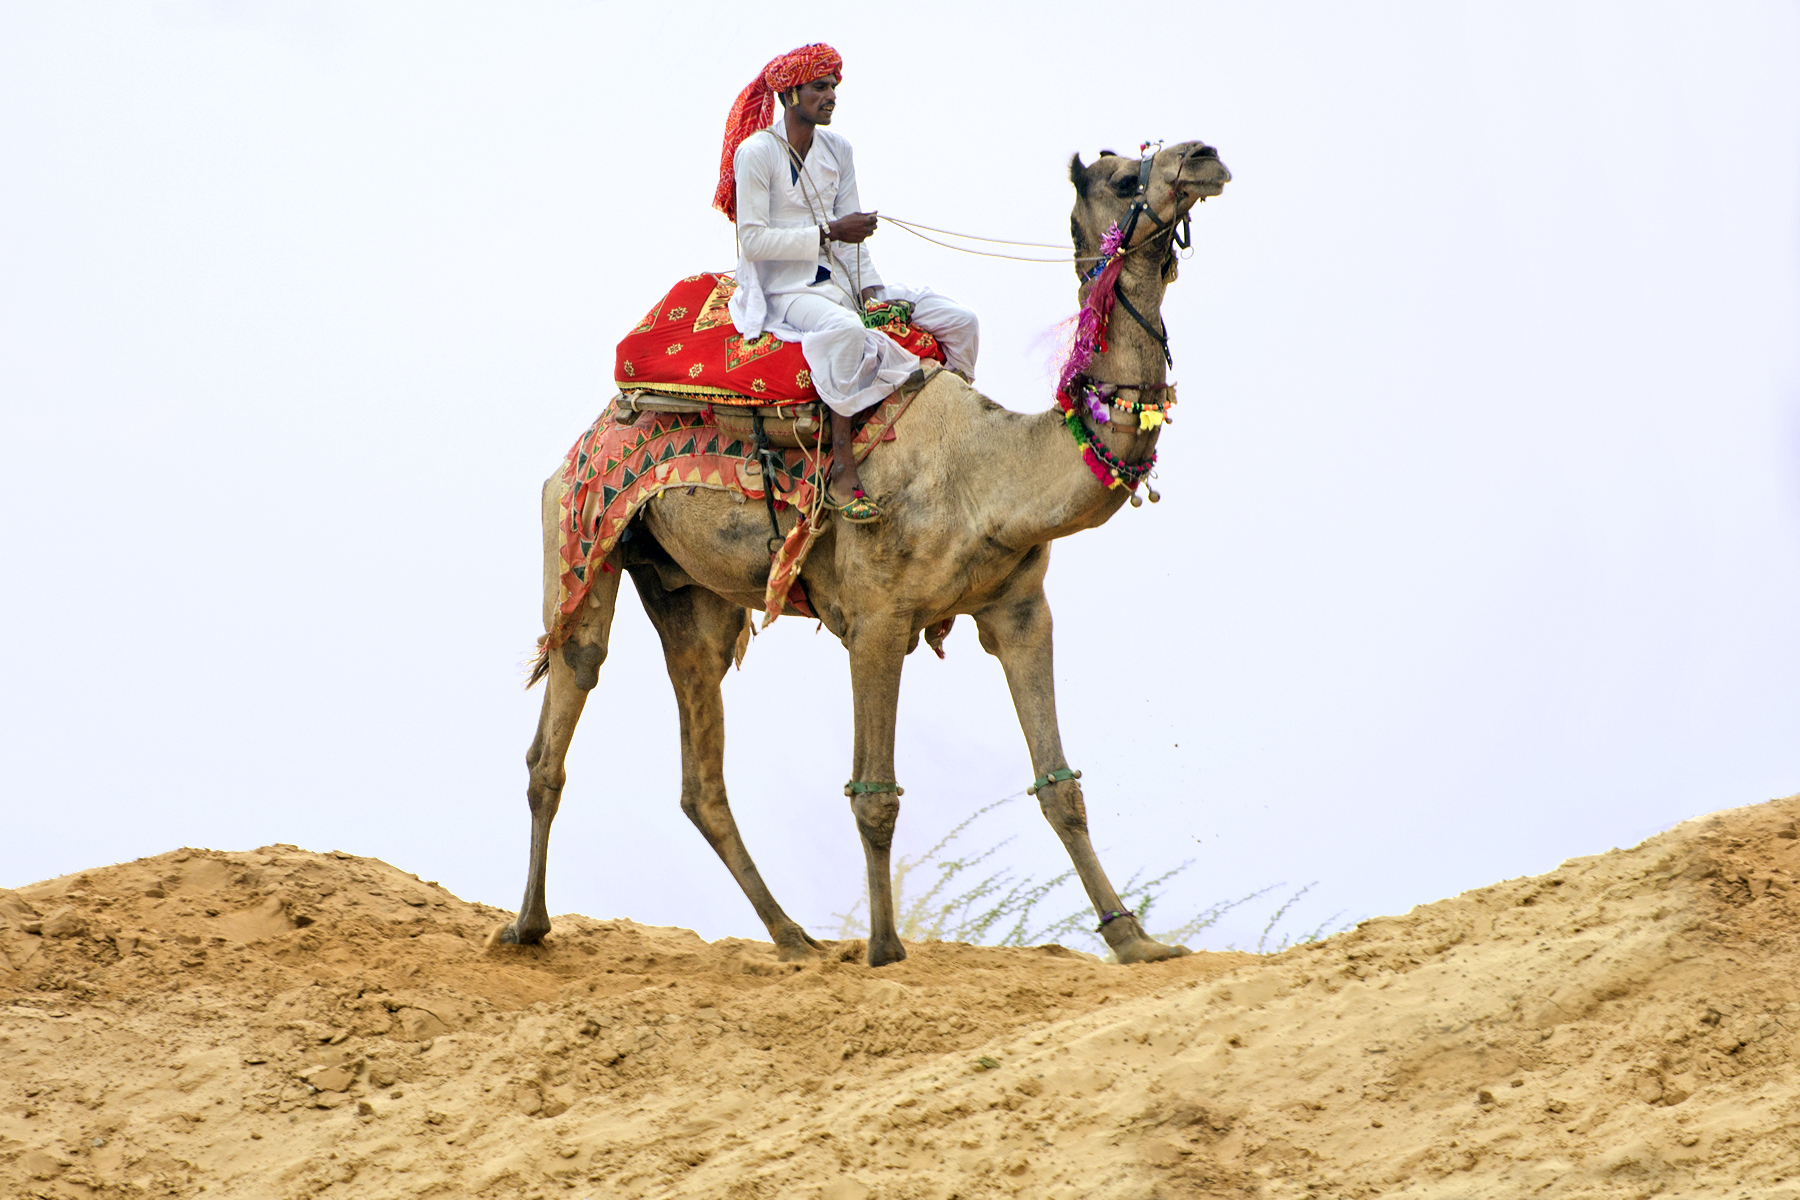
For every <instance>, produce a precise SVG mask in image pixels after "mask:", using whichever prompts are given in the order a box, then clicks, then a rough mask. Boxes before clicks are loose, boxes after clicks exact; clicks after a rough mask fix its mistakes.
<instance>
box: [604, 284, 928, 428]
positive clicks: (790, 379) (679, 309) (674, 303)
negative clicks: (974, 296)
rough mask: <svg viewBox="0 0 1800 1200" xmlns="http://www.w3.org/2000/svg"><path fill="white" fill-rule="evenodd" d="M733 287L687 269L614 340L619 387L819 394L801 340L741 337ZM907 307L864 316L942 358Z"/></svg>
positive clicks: (754, 397) (737, 394)
mask: <svg viewBox="0 0 1800 1200" xmlns="http://www.w3.org/2000/svg"><path fill="white" fill-rule="evenodd" d="M736 290H737V280H735V279H733V278H732V277H731V276H729V275H719V274H714V273H711V272H704V273H702V274H699V275H689V276H688V277H687V278H686V279H683V280H682V281H681V282H680V283H678V284H676V285H675V286H674V287H672V288H670V289H669V294H668V295H666V296H664V297H663V298H662V299H661V300H658V301H657V302H656V306H655V307H654V308H652V309H651V310H650V311H649V312H648V313H645V314H644V319H643V320H641V321H639V322H638V323H637V325H636V326H635V327H634V328H633V329H632V331H631V332H630V333H628V334H626V335H625V340H624V341H622V342H620V343H619V349H618V356H617V358H616V360H615V366H614V370H613V375H614V377H615V379H616V381H617V382H618V385H619V388H620V390H621V391H634V390H641V391H652V392H666V393H669V394H671V395H676V396H692V397H699V398H703V399H706V400H709V401H711V402H712V403H714V404H764V405H775V404H797V403H800V402H802V401H808V400H813V401H816V400H818V399H819V393H818V392H817V391H816V390H815V389H814V388H813V384H812V372H810V371H808V370H807V369H806V356H805V355H804V354H802V353H801V351H800V343H799V342H784V341H782V340H781V339H780V338H778V337H776V336H775V335H774V334H772V333H765V334H763V335H762V336H761V337H759V338H745V337H744V335H743V334H741V333H739V332H738V331H737V327H736V326H734V325H732V323H731V313H730V312H729V311H728V310H727V308H726V305H728V304H729V303H730V302H731V294H732V293H733V292H735V291H736ZM909 316H910V314H908V313H907V311H906V306H904V305H895V306H891V307H887V308H883V309H878V310H876V311H875V312H872V313H866V314H864V316H863V322H864V324H866V325H869V326H870V327H871V328H874V329H879V330H881V331H882V332H883V333H885V334H887V335H888V336H889V337H891V338H893V339H894V340H895V341H896V342H899V343H900V344H901V345H902V346H904V347H906V348H907V349H908V350H910V351H912V352H913V353H914V354H916V355H918V356H919V357H920V358H922V359H936V360H937V361H939V362H943V361H944V351H943V347H941V346H939V345H938V342H937V339H936V338H934V337H932V336H931V335H930V334H929V333H926V332H925V331H924V330H923V329H920V328H919V327H918V326H916V325H914V324H912V322H911V321H910V320H909V319H908V318H909Z"/></svg>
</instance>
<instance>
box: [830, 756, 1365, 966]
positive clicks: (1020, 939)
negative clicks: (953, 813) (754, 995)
mask: <svg viewBox="0 0 1800 1200" xmlns="http://www.w3.org/2000/svg"><path fill="white" fill-rule="evenodd" d="M1024 798H1025V793H1024V792H1022V791H1021V792H1014V793H1013V794H1012V795H1010V796H1004V797H1002V798H1000V799H999V800H995V801H994V802H993V803H991V804H987V805H984V806H982V807H981V808H978V809H976V810H975V811H974V812H973V813H970V814H969V816H968V817H967V818H965V819H964V820H963V821H962V823H961V824H959V825H957V826H956V827H955V828H954V829H952V830H951V831H950V832H949V833H947V834H945V835H944V837H943V838H942V839H941V840H940V841H939V842H938V843H937V845H935V846H933V847H932V848H931V849H929V850H927V851H926V852H925V853H923V854H921V855H919V856H918V857H916V858H905V857H902V858H900V859H897V860H896V861H895V863H894V912H895V920H896V924H897V925H898V926H899V930H900V936H901V937H902V938H904V939H906V940H907V941H919V942H931V941H945V942H969V943H972V944H975V945H984V946H1038V945H1042V944H1044V943H1046V942H1057V943H1060V944H1062V945H1066V946H1072V947H1074V948H1076V949H1081V950H1086V951H1088V952H1090V953H1093V954H1097V955H1100V956H1102V957H1110V951H1109V949H1108V948H1107V945H1106V943H1105V942H1104V941H1103V940H1101V938H1100V935H1099V933H1098V931H1097V930H1096V929H1095V928H1094V926H1093V925H1092V923H1091V922H1092V921H1093V919H1094V916H1093V910H1092V907H1091V906H1090V905H1089V904H1088V903H1087V902H1086V900H1085V899H1084V900H1083V901H1082V903H1081V905H1080V907H1078V908H1076V909H1075V910H1074V911H1073V912H1068V913H1066V914H1065V915H1062V916H1059V917H1050V918H1045V917H1042V916H1040V915H1039V914H1040V913H1041V911H1042V910H1043V908H1044V907H1045V906H1046V905H1047V904H1055V905H1057V907H1060V904H1057V898H1055V897H1054V896H1053V894H1054V893H1055V892H1056V891H1057V889H1059V888H1061V887H1063V885H1065V884H1068V883H1070V882H1072V881H1073V880H1074V879H1075V871H1074V869H1073V868H1070V869H1068V870H1065V871H1063V872H1061V873H1060V874H1057V875H1053V876H1051V877H1050V878H1049V879H1039V878H1037V877H1036V876H1033V875H1026V876H1023V877H1021V876H1019V875H1018V874H1017V873H1015V872H1014V871H1013V870H1011V869H1010V868H1006V867H1002V868H1000V869H998V870H990V871H989V872H988V873H987V874H982V873H981V872H980V871H979V870H977V868H979V867H980V866H981V865H982V864H983V863H987V862H989V861H991V860H992V859H993V858H994V857H995V856H996V855H998V854H999V853H1000V851H1001V850H1002V849H1003V848H1005V847H1006V846H1007V845H1008V844H1009V843H1010V842H1011V841H1012V838H1002V839H1001V840H1000V841H998V842H995V843H993V844H991V845H989V846H988V847H987V848H986V849H985V850H981V851H978V852H976V853H973V854H963V855H958V854H953V853H952V851H951V847H952V846H953V845H954V844H955V843H956V842H958V840H959V839H961V837H962V836H963V834H964V833H965V832H966V831H967V830H968V829H969V827H970V826H971V825H973V824H974V823H975V822H976V821H978V820H980V819H981V818H982V817H984V816H986V815H987V814H988V813H991V812H993V811H994V810H995V809H998V808H1001V807H1003V806H1005V805H1008V804H1012V803H1014V802H1015V801H1018V800H1022V799H1024ZM1193 865H1194V863H1193V860H1192V859H1188V860H1187V861H1185V862H1183V863H1181V864H1179V865H1178V866H1176V867H1174V868H1172V869H1170V870H1168V871H1164V872H1163V873H1162V874H1161V875H1158V876H1156V877H1155V878H1153V879H1144V878H1142V874H1143V873H1142V872H1141V871H1140V872H1138V873H1136V874H1134V875H1132V877H1131V878H1130V879H1128V880H1126V882H1125V886H1124V887H1122V888H1120V889H1119V898H1120V899H1121V900H1122V901H1124V903H1125V907H1126V908H1128V909H1131V910H1132V911H1133V912H1135V913H1136V914H1137V916H1138V920H1139V921H1141V922H1143V923H1144V927H1145V929H1146V931H1148V932H1149V933H1150V936H1151V937H1154V938H1155V939H1157V940H1158V941H1162V942H1171V941H1172V942H1182V941H1185V940H1187V939H1188V938H1191V937H1193V936H1194V935H1195V934H1197V933H1199V932H1201V931H1202V930H1204V929H1207V928H1209V927H1210V926H1212V925H1214V924H1216V923H1217V922H1218V920H1219V918H1221V917H1223V916H1224V915H1225V914H1226V913H1228V912H1230V911H1232V910H1233V909H1235V908H1239V907H1241V906H1242V905H1245V904H1248V903H1250V902H1251V901H1252V900H1256V899H1259V898H1261V897H1263V896H1266V895H1268V894H1269V893H1270V892H1272V891H1274V890H1275V889H1276V888H1279V887H1281V886H1282V885H1281V884H1279V883H1272V884H1270V885H1269V886H1267V887H1264V888H1260V889H1258V890H1257V891H1254V892H1251V893H1250V894H1249V895H1247V896H1242V897H1239V898H1238V899H1236V900H1222V901H1220V902H1218V903H1216V904H1214V905H1212V906H1210V907H1208V908H1204V909H1202V910H1200V911H1199V912H1197V913H1194V914H1193V915H1192V916H1190V917H1189V918H1188V919H1187V920H1185V921H1183V922H1182V923H1180V924H1179V925H1174V926H1170V927H1167V928H1163V929H1152V928H1151V925H1150V914H1151V912H1152V911H1153V910H1155V909H1156V907H1157V904H1158V901H1160V900H1161V898H1162V895H1163V891H1162V889H1163V885H1165V884H1167V883H1168V882H1169V881H1170V880H1171V879H1174V878H1175V877H1177V876H1178V875H1180V874H1181V873H1182V872H1184V871H1186V870H1187V869H1188V868H1189V867H1191V866H1193ZM934 871H935V872H936V877H935V878H933V877H932V872H934ZM1313 887H1314V884H1310V883H1309V884H1307V885H1306V886H1305V887H1303V888H1301V889H1300V890H1299V891H1297V892H1295V893H1294V894H1293V895H1291V896H1289V897H1288V898H1287V899H1286V900H1285V901H1283V902H1282V903H1281V904H1280V905H1279V906H1278V907H1277V908H1276V909H1275V911H1274V914H1273V915H1272V916H1270V918H1269V921H1268V924H1266V925H1265V926H1264V927H1263V931H1262V936H1261V937H1260V938H1258V940H1257V943H1256V952H1257V953H1259V954H1260V953H1274V952H1276V951H1280V950H1284V949H1286V948H1287V947H1288V946H1290V945H1297V944H1300V943H1303V942H1313V941H1318V940H1319V939H1320V938H1321V937H1324V936H1328V935H1329V934H1328V927H1329V926H1331V925H1332V923H1333V922H1335V921H1336V920H1337V919H1338V917H1341V916H1342V915H1343V914H1342V913H1341V912H1340V913H1337V914H1334V915H1333V916H1331V917H1329V918H1327V919H1326V920H1325V921H1323V922H1321V923H1320V925H1319V926H1318V927H1317V928H1316V929H1313V930H1311V931H1310V932H1307V933H1304V934H1301V935H1300V936H1298V937H1294V936H1291V935H1288V934H1283V935H1282V936H1281V937H1280V939H1279V941H1278V942H1277V943H1276V944H1275V945H1273V946H1271V945H1270V944H1269V941H1270V938H1271V937H1272V936H1273V935H1274V933H1275V930H1276V927H1277V926H1278V925H1280V923H1281V922H1282V921H1283V920H1284V919H1286V917H1287V915H1288V913H1289V911H1290V910H1291V909H1292V908H1293V906H1294V905H1295V903H1296V902H1298V901H1299V900H1300V898H1301V897H1302V896H1304V895H1306V893H1307V892H1309V891H1311V890H1312V888H1313ZM868 903H869V899H868V893H867V891H866V890H865V891H864V894H863V895H862V896H861V897H859V898H858V899H857V901H856V903H855V904H853V905H851V906H850V908H849V909H848V911H846V912H841V913H833V914H832V916H834V917H836V918H837V920H838V926H837V928H836V930H835V931H834V932H833V933H832V936H835V937H837V938H839V939H849V938H859V937H866V936H868V918H867V914H868ZM1052 911H1055V909H1054V908H1053V909H1052ZM1348 927H1349V926H1348V924H1346V925H1341V926H1337V927H1336V928H1332V929H1330V930H1329V932H1331V933H1334V932H1337V930H1338V929H1343V928H1348ZM1226 948H1227V949H1236V947H1235V946H1227V947H1226Z"/></svg>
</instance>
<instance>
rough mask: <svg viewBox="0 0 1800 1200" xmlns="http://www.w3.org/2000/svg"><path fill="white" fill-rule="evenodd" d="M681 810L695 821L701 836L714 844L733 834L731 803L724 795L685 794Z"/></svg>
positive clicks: (695, 826) (689, 818)
mask: <svg viewBox="0 0 1800 1200" xmlns="http://www.w3.org/2000/svg"><path fill="white" fill-rule="evenodd" d="M681 811H682V812H683V813H684V814H686V816H687V819H688V820H690V821H692V822H693V823H694V828H695V829H698V830H699V831H700V836H701V837H703V838H705V839H706V840H707V841H708V842H709V843H711V844H712V845H714V846H716V845H718V844H719V843H720V842H723V841H724V840H725V839H726V838H727V837H729V836H730V835H731V828H732V820H731V805H730V804H729V803H727V802H726V800H725V799H724V797H722V796H721V797H697V796H683V797H682V798H681Z"/></svg>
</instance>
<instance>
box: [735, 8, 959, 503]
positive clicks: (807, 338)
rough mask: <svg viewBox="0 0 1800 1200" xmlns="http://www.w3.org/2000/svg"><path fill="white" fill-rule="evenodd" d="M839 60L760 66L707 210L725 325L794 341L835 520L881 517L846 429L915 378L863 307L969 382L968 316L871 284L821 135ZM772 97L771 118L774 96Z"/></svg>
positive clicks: (862, 218) (848, 193)
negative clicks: (730, 288) (718, 258)
mask: <svg viewBox="0 0 1800 1200" xmlns="http://www.w3.org/2000/svg"><path fill="white" fill-rule="evenodd" d="M843 65H844V60H843V59H842V58H841V57H840V56H839V55H838V52H837V51H835V50H833V49H832V48H831V47H830V46H827V45H825V44H824V43H822V42H821V43H815V44H813V45H810V46H802V47H801V48H800V49H798V50H795V51H792V52H791V53H788V54H784V55H782V56H781V57H780V58H777V59H775V60H774V61H773V62H771V63H769V65H768V66H766V67H764V68H763V69H762V72H761V73H760V74H759V75H757V77H756V79H755V80H754V81H753V82H752V83H751V84H750V86H749V87H746V88H745V89H744V90H743V91H742V92H741V93H740V94H739V95H738V98H737V100H736V101H735V102H734V103H733V104H732V106H731V115H730V116H728V117H727V118H726V119H725V149H724V153H723V154H722V155H721V157H720V160H719V187H718V191H717V192H716V193H715V194H714V195H713V207H714V208H717V209H718V210H719V211H720V212H722V213H724V214H725V215H726V216H727V217H730V218H731V219H732V220H733V221H734V222H736V224H737V240H738V268H737V281H738V288H737V291H736V293H735V294H734V295H733V296H732V297H731V320H732V324H734V325H735V326H736V327H737V330H738V332H739V333H740V334H742V335H743V336H744V337H745V338H756V337H760V336H762V334H763V333H764V332H765V331H766V332H768V333H772V334H774V335H775V336H776V337H778V338H780V339H781V340H782V341H784V342H795V341H797V342H799V343H800V349H801V352H802V353H803V354H804V355H805V356H806V365H807V368H808V370H809V371H810V372H811V374H812V381H813V387H815V388H816V389H817V390H818V393H819V395H820V397H821V398H822V399H823V400H824V401H825V404H826V406H827V407H828V408H830V410H831V486H830V488H829V489H828V490H827V498H828V499H829V500H830V502H831V504H832V506H833V507H834V508H836V509H837V510H838V512H839V514H840V515H842V516H843V517H844V519H845V520H847V521H853V522H857V523H864V522H868V521H874V520H877V519H879V518H880V516H881V510H880V509H879V508H878V507H877V505H876V504H875V502H874V501H873V500H871V499H870V498H869V497H868V496H866V495H864V494H863V490H862V482H861V480H860V479H859V478H858V476H857V472H856V460H855V457H854V456H853V454H852V453H851V447H850V440H851V437H852V431H851V426H850V418H851V417H853V416H855V415H856V414H857V413H859V412H861V411H863V410H864V409H866V408H868V407H870V406H871V405H874V404H877V403H879V402H880V401H882V400H884V399H886V398H887V396H888V395H890V394H891V393H892V392H893V391H894V389H895V388H897V387H899V386H900V384H901V383H903V382H905V380H906V378H907V377H908V376H909V375H911V374H912V373H913V372H914V371H915V370H917V369H918V366H919V360H918V358H917V357H915V356H914V355H913V354H911V353H910V352H908V351H907V350H905V349H902V348H901V347H900V346H899V345H898V344H897V343H895V341H894V340H893V339H892V338H890V337H888V336H886V335H885V334H883V333H880V332H878V331H876V330H873V329H867V328H865V327H864V326H863V322H862V317H861V312H862V308H863V306H865V305H868V304H870V303H871V302H872V301H873V302H890V303H891V302H893V301H903V302H905V303H906V304H908V305H910V306H911V308H912V322H913V324H914V325H917V326H918V327H919V328H920V329H923V330H925V331H926V332H927V333H930V334H931V335H932V336H934V337H936V338H937V339H938V341H939V343H941V344H942V346H943V348H944V354H945V357H946V360H947V365H948V366H949V367H950V369H951V370H954V371H958V372H960V373H961V374H962V375H963V376H964V377H965V378H972V377H973V375H974V372H975V355H976V350H977V346H978V342H979V327H978V324H977V322H976V319H975V314H974V313H972V312H970V311H969V310H968V309H966V308H964V307H962V306H961V305H959V304H956V303H955V302H953V301H951V300H949V299H947V298H945V297H943V296H940V295H938V294H937V293H936V292H933V291H932V290H931V289H930V288H911V287H903V286H900V285H897V284H891V283H883V282H882V279H881V276H880V275H879V274H877V273H876V270H875V262H874V260H873V259H872V258H870V257H869V250H868V246H867V244H866V243H867V241H868V239H869V237H870V235H872V234H873V233H874V232H875V227H876V224H877V217H876V214H875V213H872V212H866V213H865V212H859V211H858V207H859V202H858V198H857V194H856V167H855V164H854V162H853V161H852V158H851V154H850V143H849V142H847V141H845V140H844V139H843V138H842V137H840V136H839V135H837V134H835V133H832V132H831V131H830V130H828V129H825V128H823V126H826V125H829V124H831V117H832V113H833V111H834V110H835V109H836V108H837V85H838V83H839V82H840V81H841V80H842V78H843ZM777 94H779V95H780V96H781V114H780V116H779V118H778V117H777V115H776V113H775V103H774V98H775V96H776V95H777Z"/></svg>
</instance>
